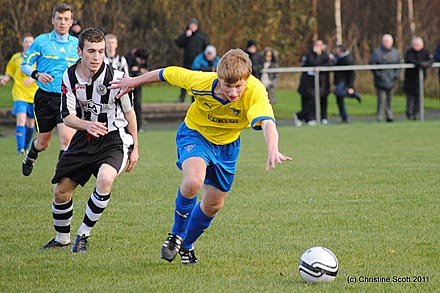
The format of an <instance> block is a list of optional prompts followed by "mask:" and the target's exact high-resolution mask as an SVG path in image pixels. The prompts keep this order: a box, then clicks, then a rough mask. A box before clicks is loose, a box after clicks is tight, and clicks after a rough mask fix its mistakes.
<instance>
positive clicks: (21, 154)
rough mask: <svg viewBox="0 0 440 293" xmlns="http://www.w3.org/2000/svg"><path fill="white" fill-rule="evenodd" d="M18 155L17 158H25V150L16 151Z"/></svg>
mask: <svg viewBox="0 0 440 293" xmlns="http://www.w3.org/2000/svg"><path fill="white" fill-rule="evenodd" d="M18 155H19V156H25V155H26V150H25V149H19V150H18Z"/></svg>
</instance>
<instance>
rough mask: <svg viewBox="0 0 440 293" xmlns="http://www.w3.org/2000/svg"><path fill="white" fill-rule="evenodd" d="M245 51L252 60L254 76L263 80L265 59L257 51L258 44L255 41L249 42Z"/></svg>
mask: <svg viewBox="0 0 440 293" xmlns="http://www.w3.org/2000/svg"><path fill="white" fill-rule="evenodd" d="M244 51H245V52H246V53H247V54H248V55H249V58H250V59H251V62H252V75H253V76H255V77H256V78H258V79H261V69H263V67H264V58H263V56H262V55H261V54H260V52H258V50H257V42H256V41H254V40H248V41H247V43H246V49H245V50H244Z"/></svg>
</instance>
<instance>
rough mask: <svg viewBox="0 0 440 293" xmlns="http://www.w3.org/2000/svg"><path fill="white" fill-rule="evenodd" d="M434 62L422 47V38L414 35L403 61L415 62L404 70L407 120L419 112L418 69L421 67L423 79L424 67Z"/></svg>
mask: <svg viewBox="0 0 440 293" xmlns="http://www.w3.org/2000/svg"><path fill="white" fill-rule="evenodd" d="M433 62H434V58H433V56H432V55H431V54H429V51H428V50H427V49H425V48H424V44H423V39H422V38H421V37H415V38H413V40H412V41H411V48H409V49H408V50H407V51H406V53H405V63H412V64H415V65H416V67H415V68H408V69H406V70H405V81H404V84H403V90H404V91H405V94H406V117H407V118H408V119H409V120H416V119H417V115H419V114H420V111H419V110H420V88H419V70H420V68H422V69H423V79H424V78H425V76H426V69H427V68H428V67H430V66H431V64H432V63H433Z"/></svg>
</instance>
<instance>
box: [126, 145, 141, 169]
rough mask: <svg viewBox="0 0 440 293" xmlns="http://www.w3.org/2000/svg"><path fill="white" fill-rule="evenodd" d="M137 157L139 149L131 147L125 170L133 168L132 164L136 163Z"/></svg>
mask: <svg viewBox="0 0 440 293" xmlns="http://www.w3.org/2000/svg"><path fill="white" fill-rule="evenodd" d="M138 159H139V151H138V148H137V147H133V150H132V151H131V153H130V157H129V158H128V166H127V169H125V171H126V172H127V173H129V172H130V171H131V170H133V168H134V166H135V165H136V163H137V161H138Z"/></svg>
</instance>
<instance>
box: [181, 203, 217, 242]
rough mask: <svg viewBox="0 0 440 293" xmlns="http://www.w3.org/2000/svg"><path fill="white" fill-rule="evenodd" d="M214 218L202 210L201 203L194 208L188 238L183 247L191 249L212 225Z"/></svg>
mask: <svg viewBox="0 0 440 293" xmlns="http://www.w3.org/2000/svg"><path fill="white" fill-rule="evenodd" d="M212 220H214V217H208V216H207V215H205V214H204V213H203V211H202V209H201V208H200V202H199V203H198V204H197V205H196V206H195V207H194V209H193V212H192V214H191V221H190V222H189V226H188V232H187V235H186V238H185V239H184V240H183V244H182V247H183V248H186V249H191V248H192V246H193V243H194V242H196V240H197V239H198V238H199V237H200V235H202V233H203V232H205V230H206V229H207V228H208V227H209V225H211V222H212Z"/></svg>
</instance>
